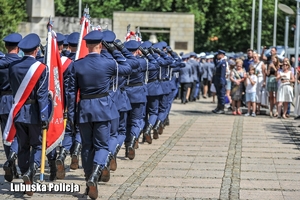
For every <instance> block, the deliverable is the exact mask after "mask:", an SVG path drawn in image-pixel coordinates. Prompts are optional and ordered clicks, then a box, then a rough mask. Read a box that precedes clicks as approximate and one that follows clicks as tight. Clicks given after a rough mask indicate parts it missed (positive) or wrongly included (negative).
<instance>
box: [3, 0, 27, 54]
mask: <svg viewBox="0 0 300 200" xmlns="http://www.w3.org/2000/svg"><path fill="white" fill-rule="evenodd" d="M0 5H1V6H0V13H1V15H0V22H1V23H0V38H1V42H0V51H3V52H5V47H4V42H3V41H2V39H3V38H4V37H5V36H7V35H8V34H10V33H13V32H16V31H17V29H18V25H19V24H20V22H21V21H22V20H24V19H25V17H26V9H25V7H26V0H20V1H7V0H0Z"/></svg>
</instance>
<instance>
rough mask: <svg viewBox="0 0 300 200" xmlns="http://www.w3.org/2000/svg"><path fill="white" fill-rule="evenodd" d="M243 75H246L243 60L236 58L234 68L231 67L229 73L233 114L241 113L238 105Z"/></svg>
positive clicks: (239, 103) (239, 104) (240, 97)
mask: <svg viewBox="0 0 300 200" xmlns="http://www.w3.org/2000/svg"><path fill="white" fill-rule="evenodd" d="M245 77H246V73H245V70H244V69H243V61H242V60H241V59H237V60H236V69H232V71H231V73H230V80H231V99H232V114H233V115H236V114H238V115H241V114H242V112H241V111H240V106H241V100H242V93H243V85H244V80H245Z"/></svg>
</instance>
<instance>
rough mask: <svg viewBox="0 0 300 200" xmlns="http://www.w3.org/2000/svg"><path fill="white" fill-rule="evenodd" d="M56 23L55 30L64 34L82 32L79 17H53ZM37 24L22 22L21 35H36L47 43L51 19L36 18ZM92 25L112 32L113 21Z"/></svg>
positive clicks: (97, 19)
mask: <svg viewBox="0 0 300 200" xmlns="http://www.w3.org/2000/svg"><path fill="white" fill-rule="evenodd" d="M52 20H53V21H54V24H53V30H54V31H55V32H59V33H62V34H70V33H72V32H75V31H77V32H80V27H81V26H80V19H79V18H78V17H53V18H52ZM34 21H35V22H22V23H21V24H20V25H19V33H20V34H21V35H22V36H25V35H27V34H29V33H36V34H38V35H39V36H40V38H41V41H42V44H45V43H46V37H47V23H48V21H49V17H43V18H37V17H36V18H34ZM91 24H92V25H95V26H97V25H100V26H101V27H108V29H109V30H112V20H111V19H99V18H93V19H91Z"/></svg>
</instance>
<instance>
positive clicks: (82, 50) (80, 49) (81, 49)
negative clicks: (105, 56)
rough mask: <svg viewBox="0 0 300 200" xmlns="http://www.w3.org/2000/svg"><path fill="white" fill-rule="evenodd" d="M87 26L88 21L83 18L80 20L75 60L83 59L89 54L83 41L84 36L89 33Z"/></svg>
mask: <svg viewBox="0 0 300 200" xmlns="http://www.w3.org/2000/svg"><path fill="white" fill-rule="evenodd" d="M89 24H90V21H89V19H87V18H85V17H83V18H82V20H81V31H80V36H79V41H78V46H77V52H76V56H75V60H78V59H80V58H83V57H85V56H86V55H87V54H88V53H89V51H88V48H87V47H86V42H85V40H83V38H84V36H86V34H88V32H89Z"/></svg>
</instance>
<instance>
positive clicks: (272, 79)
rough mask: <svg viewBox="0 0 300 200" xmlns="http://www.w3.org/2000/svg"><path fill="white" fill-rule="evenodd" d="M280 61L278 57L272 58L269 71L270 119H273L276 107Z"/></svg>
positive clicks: (275, 115)
mask: <svg viewBox="0 0 300 200" xmlns="http://www.w3.org/2000/svg"><path fill="white" fill-rule="evenodd" d="M279 68H280V66H279V59H278V57H277V55H275V56H272V63H270V64H269V66H268V70H267V74H266V75H267V76H268V82H267V90H268V92H269V102H270V117H273V108H274V106H275V105H276V94H277V90H278V87H277V80H276V77H277V71H278V70H279ZM277 115H278V113H277V112H276V113H275V114H274V117H277Z"/></svg>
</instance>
